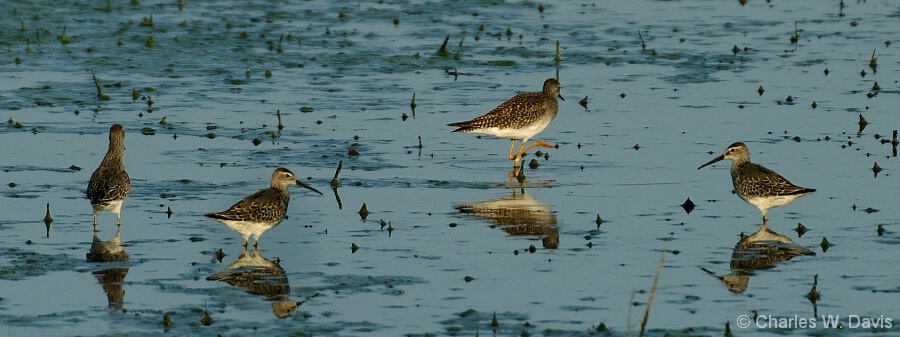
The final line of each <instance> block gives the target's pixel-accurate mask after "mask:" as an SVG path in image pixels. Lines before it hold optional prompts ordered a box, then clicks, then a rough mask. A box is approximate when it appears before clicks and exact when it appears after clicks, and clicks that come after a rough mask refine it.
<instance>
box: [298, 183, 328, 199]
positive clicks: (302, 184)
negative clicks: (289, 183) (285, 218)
mask: <svg viewBox="0 0 900 337" xmlns="http://www.w3.org/2000/svg"><path fill="white" fill-rule="evenodd" d="M297 186H300V187H305V188H307V189H309V190H310V191H313V192H316V193H319V195H322V192H319V190H317V189H315V188H312V186H309V185H307V184H304V183H303V182H301V181H299V180H297Z"/></svg>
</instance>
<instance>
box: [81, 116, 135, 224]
mask: <svg viewBox="0 0 900 337" xmlns="http://www.w3.org/2000/svg"><path fill="white" fill-rule="evenodd" d="M124 154H125V129H124V128H122V126H121V125H119V124H114V125H113V126H112V127H110V128H109V149H108V150H106V156H105V157H103V161H101V162H100V166H99V167H97V169H96V170H94V173H93V174H92V175H91V181H90V182H88V188H87V192H86V194H87V197H88V199H90V200H91V206H92V207H93V208H94V230H97V212H101V211H110V212H113V213H115V214H116V221H118V225H119V226H121V225H122V204H123V203H124V202H125V198H128V196H129V195H130V194H131V179H129V178H128V172H125V165H124V164H123V163H122V157H123V155H124Z"/></svg>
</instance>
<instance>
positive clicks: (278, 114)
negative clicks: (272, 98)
mask: <svg viewBox="0 0 900 337" xmlns="http://www.w3.org/2000/svg"><path fill="white" fill-rule="evenodd" d="M275 115H276V116H278V131H281V129H284V125H283V124H281V109H278V110H275Z"/></svg>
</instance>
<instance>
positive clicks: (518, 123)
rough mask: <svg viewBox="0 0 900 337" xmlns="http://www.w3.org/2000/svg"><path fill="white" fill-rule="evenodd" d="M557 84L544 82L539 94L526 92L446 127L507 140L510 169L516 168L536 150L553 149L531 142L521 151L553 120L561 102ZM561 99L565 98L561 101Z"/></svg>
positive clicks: (549, 81)
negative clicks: (486, 111) (488, 110)
mask: <svg viewBox="0 0 900 337" xmlns="http://www.w3.org/2000/svg"><path fill="white" fill-rule="evenodd" d="M559 90H560V87H559V81H557V80H556V79H553V78H550V79H547V80H546V81H544V90H543V91H542V92H530V93H524V94H519V95H516V96H513V98H510V99H509V100H507V101H506V102H503V104H500V106H498V107H496V108H494V109H493V110H491V111H490V112H488V113H487V114H485V115H484V116H480V117H477V118H475V119H472V120H469V121H465V122H457V123H450V124H447V125H449V126H455V127H457V129H456V130H453V132H460V133H470V132H471V133H481V134H486V135H491V136H494V137H498V138H509V139H511V140H512V144H511V145H510V148H509V159H510V160H515V162H514V166H515V168H516V169H518V168H519V161H520V160H521V158H522V155H523V154H525V153H526V152H528V150H530V149H532V148H534V147H536V146H541V147H553V146H552V145H550V144H547V143H544V142H540V141H538V142H535V143H534V144H532V145H531V146H530V147H528V148H525V143H526V142H528V139H530V138H531V137H534V136H535V135H537V134H538V133H540V132H541V131H544V129H545V128H547V126H548V125H550V122H552V121H553V119H554V118H556V114H557V112H558V111H559V105H558V102H557V101H556V98H557V97H558V98H560V99H563V97H562V95H560V93H559ZM563 100H565V99H563ZM516 140H521V141H522V143H521V146H520V147H519V152H518V154H515V155H514V154H513V150H514V149H515V146H516Z"/></svg>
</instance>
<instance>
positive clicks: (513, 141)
mask: <svg viewBox="0 0 900 337" xmlns="http://www.w3.org/2000/svg"><path fill="white" fill-rule="evenodd" d="M515 149H516V140H515V139H513V140H512V144H510V145H509V160H513V159H515V158H516V156H514V155H513V150H515Z"/></svg>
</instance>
